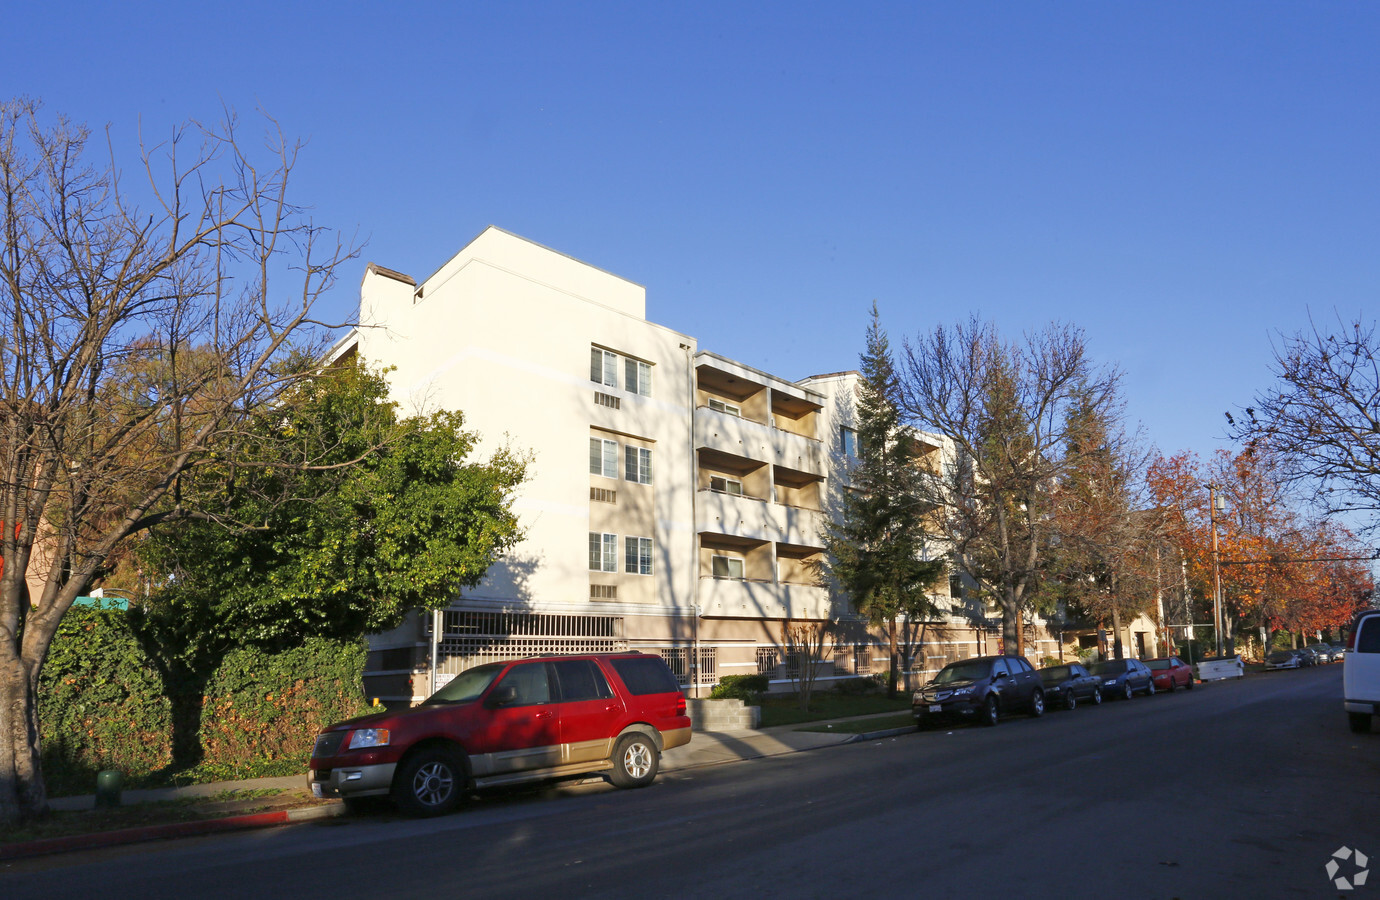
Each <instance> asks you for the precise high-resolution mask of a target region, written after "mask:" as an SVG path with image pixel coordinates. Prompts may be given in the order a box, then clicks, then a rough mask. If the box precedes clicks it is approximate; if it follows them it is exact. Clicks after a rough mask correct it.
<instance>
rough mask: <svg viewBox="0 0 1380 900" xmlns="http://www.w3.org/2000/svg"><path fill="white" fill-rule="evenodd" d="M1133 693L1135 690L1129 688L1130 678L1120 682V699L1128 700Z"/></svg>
mask: <svg viewBox="0 0 1380 900" xmlns="http://www.w3.org/2000/svg"><path fill="white" fill-rule="evenodd" d="M1135 693H1136V692H1135V691H1133V690H1131V680H1130V679H1129V678H1128V679H1126V680H1125V681H1123V682H1122V683H1121V699H1123V700H1130V699H1131V697H1133V696H1134V695H1135Z"/></svg>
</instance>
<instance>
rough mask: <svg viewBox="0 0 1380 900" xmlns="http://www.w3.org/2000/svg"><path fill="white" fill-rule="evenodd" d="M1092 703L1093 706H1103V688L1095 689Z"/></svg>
mask: <svg viewBox="0 0 1380 900" xmlns="http://www.w3.org/2000/svg"><path fill="white" fill-rule="evenodd" d="M1092 702H1093V706H1101V705H1102V688H1100V687H1098V688H1094V689H1093V695H1092Z"/></svg>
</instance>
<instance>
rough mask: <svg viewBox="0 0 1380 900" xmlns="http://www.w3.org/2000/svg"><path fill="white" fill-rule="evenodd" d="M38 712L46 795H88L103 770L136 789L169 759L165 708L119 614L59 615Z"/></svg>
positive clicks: (158, 684) (168, 710) (158, 683)
mask: <svg viewBox="0 0 1380 900" xmlns="http://www.w3.org/2000/svg"><path fill="white" fill-rule="evenodd" d="M38 709H39V734H40V738H41V741H42V747H43V775H44V781H45V783H46V785H47V789H48V793H49V794H50V795H51V796H55V797H58V796H63V795H64V794H82V793H89V792H91V791H92V790H94V789H95V786H96V773H97V772H100V771H101V770H103V769H118V770H119V771H121V772H123V773H124V774H125V776H126V780H127V783H128V784H130V785H131V786H137V785H139V784H141V783H142V781H141V779H142V778H144V777H147V776H148V775H149V774H150V773H152V772H155V771H158V770H159V769H162V768H164V767H165V766H167V765H168V764H169V763H170V762H171V761H172V706H171V704H170V703H169V701H168V699H167V698H166V697H165V696H164V695H163V683H162V680H161V679H160V678H159V676H158V673H157V672H156V671H155V670H154V668H153V666H152V665H151V664H150V663H149V660H148V658H147V657H146V656H145V655H144V652H143V650H142V649H141V648H140V646H139V642H138V641H137V640H136V639H135V637H134V634H133V632H131V631H130V628H129V624H128V621H127V618H126V613H124V612H123V611H121V610H98V609H91V608H89V607H82V606H77V607H73V608H72V610H71V611H69V612H68V613H67V615H66V616H65V617H63V620H62V624H61V625H59V626H58V631H57V635H56V636H55V637H54V638H53V643H52V646H51V647H50V649H49V651H48V659H47V662H46V663H45V664H44V666H43V672H42V674H41V675H40V676H39V687H38Z"/></svg>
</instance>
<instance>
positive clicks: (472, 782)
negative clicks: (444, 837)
mask: <svg viewBox="0 0 1380 900" xmlns="http://www.w3.org/2000/svg"><path fill="white" fill-rule="evenodd" d="M689 740H690V719H689V717H688V716H687V715H686V711H685V695H684V694H682V693H681V690H680V686H679V685H678V684H677V683H676V677H675V675H673V674H672V673H671V670H670V668H669V667H668V666H667V665H666V663H665V661H664V660H662V659H661V657H659V656H652V655H650V654H642V653H637V652H630V653H614V654H588V655H578V656H559V657H539V658H533V659H522V660H510V661H507V662H498V663H489V664H487V665H482V666H476V667H475V668H473V669H468V670H466V671H464V672H461V673H460V674H459V675H457V676H456V677H455V679H454V680H453V681H451V682H450V683H449V684H447V685H446V686H444V687H443V688H441V689H440V690H438V691H437V692H436V693H434V694H432V695H431V696H430V697H429V698H427V699H426V700H425V701H424V702H423V703H422V704H421V705H420V706H416V707H413V708H411V709H403V710H397V711H389V712H385V713H379V714H376V715H371V716H365V717H363V718H359V719H352V720H350V721H348V722H340V723H337V724H335V725H332V726H330V727H329V728H327V729H326V730H325V731H323V732H322V733H321V734H320V735H319V736H318V737H317V738H316V746H315V747H314V748H313V749H312V754H311V763H310V766H311V768H310V770H309V771H308V773H307V786H308V787H309V788H310V789H311V791H312V793H313V794H314V795H315V796H317V797H342V798H344V799H345V800H346V801H347V802H348V801H353V800H356V799H359V798H365V797H372V796H388V797H391V798H392V800H393V802H394V803H395V804H396V805H397V806H398V807H399V808H400V809H402V810H403V811H404V812H408V813H411V814H414V815H423V816H426V815H439V814H441V813H445V812H449V811H451V810H453V809H455V807H456V806H457V805H458V804H459V803H460V801H461V800H462V799H463V797H464V796H465V795H466V794H468V793H469V792H470V791H471V790H477V789H479V788H484V787H491V786H496V785H501V784H516V783H520V782H527V781H538V780H546V779H553V778H564V777H568V776H572V775H590V774H595V773H598V774H602V775H604V776H605V777H606V778H608V779H609V780H610V781H612V782H613V783H614V784H615V785H617V786H618V787H629V788H631V787H643V786H645V785H648V784H650V783H651V782H652V780H653V779H655V778H656V773H657V768H658V767H659V765H660V759H661V753H662V751H664V750H669V749H670V748H672V747H679V746H681V745H682V744H685V743H688V742H689Z"/></svg>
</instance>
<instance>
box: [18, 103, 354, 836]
mask: <svg viewBox="0 0 1380 900" xmlns="http://www.w3.org/2000/svg"><path fill="white" fill-rule="evenodd" d="M265 124H266V126H267V127H266V129H265V132H264V134H263V135H262V138H263V140H262V144H261V146H262V149H263V151H264V155H265V157H266V158H265V160H264V164H263V165H262V166H261V165H260V162H259V161H258V159H257V156H258V154H257V153H256V154H254V155H251V153H250V152H249V149H248V148H249V146H250V144H251V142H250V141H247V140H244V139H242V138H241V135H240V132H239V127H238V122H237V120H236V118H235V117H234V115H233V114H231V113H229V112H227V113H226V115H225V116H224V118H223V119H222V120H221V121H219V122H217V123H214V124H211V125H203V124H200V123H189V124H187V125H185V126H182V127H180V128H178V129H177V130H175V131H174V132H173V133H172V135H171V137H170V139H169V140H168V141H166V142H164V143H160V144H156V145H152V146H150V145H147V144H146V145H144V146H143V147H142V152H141V160H142V163H143V166H142V168H143V174H142V177H141V178H139V179H137V180H138V181H139V183H140V188H139V190H140V191H141V192H145V193H146V194H147V196H148V197H149V198H150V200H149V201H148V206H147V207H146V208H143V209H141V208H140V207H139V205H138V204H137V203H136V202H135V201H134V200H132V199H131V197H130V195H129V194H127V193H126V192H125V191H124V190H123V185H122V183H121V181H120V178H119V175H118V173H117V170H116V168H115V165H114V162H113V159H112V160H111V161H108V162H104V163H99V164H98V163H95V162H93V161H92V156H93V154H92V153H91V152H90V148H89V146H88V144H89V141H90V133H89V131H88V130H87V129H86V128H84V127H81V126H78V125H74V124H73V123H71V122H69V121H67V120H65V119H62V118H60V117H59V118H54V119H52V120H48V119H46V118H45V117H44V116H43V115H42V114H41V112H40V110H39V108H38V105H37V104H35V103H33V102H31V101H26V100H20V101H11V102H5V103H0V204H3V209H0V366H3V367H4V378H3V385H0V391H3V393H2V394H0V522H3V526H0V532H3V536H2V537H0V559H3V571H2V572H0V827H3V826H5V825H9V824H12V823H14V822H15V821H17V820H19V819H21V818H25V817H30V816H36V815H41V814H42V813H43V812H45V811H46V808H47V798H46V792H45V789H44V784H43V776H42V769H41V765H40V747H39V738H38V734H39V722H38V706H37V700H36V690H37V687H38V682H39V671H40V669H41V667H42V665H43V662H44V658H45V657H46V655H47V652H48V648H49V645H50V643H51V641H52V639H53V636H54V634H55V632H56V631H57V627H58V623H59V622H60V621H61V620H62V618H63V616H64V615H65V614H66V613H67V611H68V610H69V609H70V608H71V607H72V604H73V602H74V601H75V600H76V599H77V597H78V596H80V595H81V594H82V593H83V592H84V591H86V590H87V589H88V587H89V586H90V585H91V584H92V582H93V580H95V579H97V578H99V577H100V575H101V574H102V572H103V571H104V570H105V568H106V567H107V566H109V565H110V563H111V561H112V559H113V558H114V557H115V555H116V554H117V552H118V550H119V548H120V547H121V544H122V542H123V541H125V540H126V539H127V538H129V537H130V536H131V535H133V534H136V533H138V532H140V531H141V530H144V529H147V528H149V527H150V526H151V525H152V524H154V523H155V522H158V521H160V520H166V519H170V518H178V517H187V516H213V515H214V514H215V510H212V509H204V508H203V509H199V508H196V507H195V506H193V505H192V504H191V502H190V495H188V496H185V497H184V496H183V494H182V492H181V491H180V490H179V485H180V481H181V479H182V478H184V477H185V476H186V475H187V474H188V473H189V472H190V471H191V470H193V469H194V468H195V467H199V466H202V465H205V464H207V463H208V462H209V463H213V462H214V461H215V460H214V453H213V452H212V450H213V448H216V447H223V446H226V444H227V443H230V442H232V441H233V435H234V434H235V433H236V431H237V429H238V428H239V426H240V425H241V423H243V422H244V421H245V420H246V418H247V417H249V416H251V415H252V414H253V413H255V412H256V411H258V410H260V409H262V408H264V407H265V405H267V404H273V403H275V402H276V399H277V398H278V397H279V396H280V395H281V394H282V392H283V391H284V390H285V389H287V388H288V387H290V386H291V384H292V383H293V382H294V380H295V379H296V378H298V377H300V375H301V374H302V373H303V372H304V369H305V367H304V366H302V365H301V364H300V360H302V359H304V358H308V359H309V358H316V355H317V354H318V353H319V351H320V350H321V343H320V341H321V340H322V338H321V337H320V335H321V334H322V331H321V329H320V328H318V327H317V326H320V325H322V324H323V323H320V322H317V321H316V320H315V319H314V318H313V309H314V307H315V305H316V303H317V301H318V299H319V298H320V297H321V296H322V294H323V293H324V292H325V291H326V290H328V289H329V288H330V287H331V285H332V283H333V282H334V280H335V274H336V271H337V269H338V267H339V266H340V265H341V263H342V262H344V261H345V260H348V259H350V258H352V257H353V256H354V255H355V254H356V250H355V248H353V247H350V246H347V245H345V244H342V242H341V240H340V238H339V237H338V236H336V235H335V234H333V233H329V234H328V233H326V232H324V231H323V230H321V229H319V228H317V227H316V226H315V225H314V224H313V223H312V222H311V220H310V218H309V217H307V216H306V215H305V214H304V212H303V210H302V208H301V207H299V206H297V205H295V204H294V203H293V201H292V199H291V197H290V195H289V191H288V188H289V176H290V174H291V173H292V171H293V168H294V166H295V164H296V161H297V155H298V152H299V150H300V145H299V144H296V143H293V142H291V141H289V140H287V139H285V138H284V136H283V134H282V132H281V130H280V129H279V128H278V126H277V124H276V123H275V122H274V121H272V120H271V119H268V118H267V117H265ZM254 138H255V140H254V141H253V142H252V143H260V135H257V134H256V135H255V136H254ZM113 155H114V154H113V152H112V154H111V156H112V157H113ZM280 282H281V284H280ZM294 361H296V362H294ZM31 586H32V589H33V590H32V593H31V590H30V587H31Z"/></svg>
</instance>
